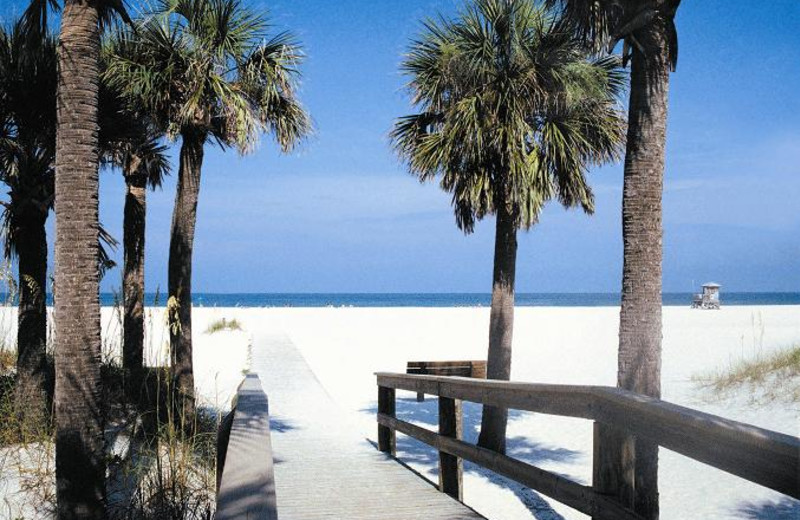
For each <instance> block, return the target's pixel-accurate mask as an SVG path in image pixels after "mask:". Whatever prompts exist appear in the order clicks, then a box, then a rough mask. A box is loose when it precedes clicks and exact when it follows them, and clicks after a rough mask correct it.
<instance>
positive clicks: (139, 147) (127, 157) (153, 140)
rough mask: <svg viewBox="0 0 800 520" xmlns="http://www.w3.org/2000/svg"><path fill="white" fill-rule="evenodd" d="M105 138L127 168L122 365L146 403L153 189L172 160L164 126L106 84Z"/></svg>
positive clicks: (108, 152)
mask: <svg viewBox="0 0 800 520" xmlns="http://www.w3.org/2000/svg"><path fill="white" fill-rule="evenodd" d="M120 34H123V33H122V32H121V31H117V32H116V36H115V37H114V38H112V39H111V40H110V41H109V42H108V44H107V45H106V46H105V48H104V49H103V54H104V58H105V59H104V60H102V62H103V64H104V68H107V66H106V65H105V63H107V61H108V56H109V55H114V53H118V52H124V50H122V48H123V46H124V43H122V42H124V40H122V39H120V38H119V35H120ZM99 117H100V142H101V149H102V151H103V160H104V161H105V162H106V163H107V164H109V165H110V166H113V167H116V168H119V169H121V170H122V175H123V177H124V179H125V187H126V193H125V209H124V216H123V224H122V228H123V241H122V243H123V250H124V253H123V256H124V261H123V272H122V300H123V322H122V326H123V342H122V367H123V369H124V372H125V379H124V384H125V390H126V394H127V395H128V397H129V398H130V399H131V400H132V401H134V402H139V403H140V404H141V403H143V401H142V400H141V399H140V398H141V397H142V391H143V390H144V388H143V383H144V288H145V285H144V252H145V222H146V213H147V211H146V210H147V188H148V187H149V188H151V189H155V188H158V187H160V186H161V182H162V180H163V178H164V176H166V175H168V174H169V171H170V165H169V161H168V159H167V156H166V152H167V147H166V146H165V145H163V144H161V143H160V140H161V138H162V136H163V132H162V131H160V130H159V129H158V128H157V127H156V126H155V125H154V123H153V121H152V120H150V119H149V118H148V117H147V116H146V114H143V113H141V112H140V111H136V110H135V107H133V106H130V105H129V104H128V103H127V102H126V100H125V99H124V98H123V97H122V96H121V94H120V93H119V92H117V91H114V90H112V89H110V88H108V87H107V86H106V85H101V92H100V116H99Z"/></svg>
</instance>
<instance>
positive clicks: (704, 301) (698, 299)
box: [692, 282, 721, 309]
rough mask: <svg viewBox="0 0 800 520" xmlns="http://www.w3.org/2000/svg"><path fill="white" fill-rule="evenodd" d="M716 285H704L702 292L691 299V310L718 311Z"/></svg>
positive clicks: (718, 285)
mask: <svg viewBox="0 0 800 520" xmlns="http://www.w3.org/2000/svg"><path fill="white" fill-rule="evenodd" d="M720 287H721V285H720V284H718V283H713V282H709V283H704V284H703V292H702V293H700V294H695V295H694V297H693V298H692V308H693V309H719V288H720Z"/></svg>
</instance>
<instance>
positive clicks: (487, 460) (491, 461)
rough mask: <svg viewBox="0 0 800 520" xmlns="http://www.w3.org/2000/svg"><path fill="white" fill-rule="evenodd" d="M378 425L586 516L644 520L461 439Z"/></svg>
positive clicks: (387, 419) (383, 420)
mask: <svg viewBox="0 0 800 520" xmlns="http://www.w3.org/2000/svg"><path fill="white" fill-rule="evenodd" d="M378 423H380V424H382V425H384V426H387V427H389V428H391V429H393V430H396V431H399V432H401V433H404V434H406V435H409V436H411V437H414V438H415V439H417V440H419V441H422V442H424V443H425V444H427V445H429V446H431V447H433V448H435V449H437V450H439V451H443V452H446V453H449V454H451V455H454V456H456V457H461V458H463V459H466V460H468V461H470V462H474V463H475V464H478V465H480V466H482V467H484V468H487V469H489V470H492V471H494V472H495V473H497V474H499V475H503V476H504V477H508V478H510V479H512V480H515V481H517V482H519V483H520V484H523V485H525V486H528V487H530V488H532V489H535V490H536V491H538V492H540V493H543V494H545V495H547V496H549V497H551V498H553V499H555V500H558V501H559V502H561V503H563V504H566V505H568V506H570V507H572V508H573V509H576V510H578V511H580V512H582V513H584V514H587V515H592V516H594V517H595V518H599V519H602V520H615V519H621V520H641V518H640V517H639V516H637V515H635V514H634V513H633V512H632V511H630V510H627V509H625V508H623V507H621V506H620V505H618V504H617V503H615V502H613V501H611V500H609V499H608V498H606V497H603V496H602V495H598V494H597V493H595V492H594V490H593V489H592V488H591V487H589V486H583V485H581V484H578V483H577V482H573V481H571V480H569V479H567V478H564V477H562V476H560V475H557V474H555V473H551V472H549V471H545V470H543V469H541V468H537V467H536V466H532V465H530V464H527V463H525V462H522V461H520V460H517V459H513V458H511V457H508V456H506V455H502V454H500V453H497V452H495V451H492V450H487V449H484V448H481V447H479V446H475V445H473V444H469V443H466V442H464V441H461V440H458V439H453V438H450V437H445V436H443V435H437V434H436V433H435V432H432V431H430V430H427V429H425V428H422V427H420V426H416V425H414V424H411V423H408V422H405V421H401V420H399V419H397V418H395V417H391V416H388V415H383V414H378Z"/></svg>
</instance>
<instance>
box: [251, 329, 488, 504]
mask: <svg viewBox="0 0 800 520" xmlns="http://www.w3.org/2000/svg"><path fill="white" fill-rule="evenodd" d="M252 350H253V357H252V362H251V367H252V370H254V371H258V373H259V374H260V376H261V378H262V380H263V382H264V389H265V390H267V393H268V394H269V399H270V419H271V421H272V446H273V453H274V457H275V461H276V464H275V484H276V495H277V498H278V508H279V510H280V518H281V520H323V519H327V520H485V518H484V517H483V516H481V515H480V514H478V513H476V512H475V511H473V510H472V509H470V508H469V507H468V506H466V505H465V504H463V503H460V502H458V501H456V500H453V499H452V498H451V497H450V496H448V495H445V494H444V493H440V492H439V491H438V489H436V486H434V485H431V484H430V483H429V482H428V481H427V480H425V479H423V478H421V477H420V476H419V475H418V474H416V473H414V472H412V471H409V470H408V468H407V467H405V466H404V465H402V464H400V463H399V462H398V461H397V460H396V459H394V458H392V457H390V456H388V455H387V454H385V453H381V452H379V451H378V450H376V449H375V447H374V446H373V445H372V444H371V443H370V442H369V441H368V440H367V439H365V438H364V435H363V434H362V433H361V428H360V427H359V425H360V421H359V417H358V414H357V412H355V411H354V410H348V409H345V408H342V407H341V406H339V405H338V403H336V402H335V401H334V400H333V399H332V398H331V396H330V394H329V393H328V392H327V391H326V390H325V389H324V388H323V386H322V385H321V384H320V382H319V380H318V379H317V377H316V376H315V375H314V372H313V371H312V370H311V367H309V365H308V362H307V361H306V359H305V358H304V357H303V355H302V354H301V353H300V352H299V351H298V349H297V348H296V347H295V346H294V344H292V342H291V340H289V338H287V337H285V336H276V335H267V333H265V332H263V331H262V333H258V332H257V333H256V334H255V336H254V338H253V349H252ZM373 398H374V397H373ZM371 437H374V433H373V435H372V436H371ZM242 520H247V519H246V518H245V517H242Z"/></svg>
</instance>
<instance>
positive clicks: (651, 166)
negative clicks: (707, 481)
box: [617, 19, 669, 519]
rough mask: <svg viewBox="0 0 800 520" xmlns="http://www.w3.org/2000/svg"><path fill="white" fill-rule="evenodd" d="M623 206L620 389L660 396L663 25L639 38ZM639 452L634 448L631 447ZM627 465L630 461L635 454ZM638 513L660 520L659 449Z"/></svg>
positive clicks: (637, 494) (646, 473)
mask: <svg viewBox="0 0 800 520" xmlns="http://www.w3.org/2000/svg"><path fill="white" fill-rule="evenodd" d="M635 36H636V39H637V41H638V42H639V43H640V44H641V45H642V47H643V49H644V50H645V52H644V53H642V52H641V51H640V50H639V49H634V52H633V56H632V61H631V93H630V105H629V111H628V141H627V149H626V153H625V172H624V187H623V199H622V236H623V244H624V266H623V272H622V307H621V311H620V330H619V358H618V365H619V366H618V382H617V383H618V386H619V387H621V388H625V389H627V390H632V391H634V392H637V393H641V394H645V395H649V396H653V397H660V396H661V337H662V332H661V283H662V274H661V273H662V271H661V270H662V256H663V252H662V237H663V230H662V216H661V215H662V210H661V199H662V192H663V184H664V160H665V144H666V127H667V102H668V91H669V63H668V59H667V56H668V45H667V37H666V27H665V24H664V22H663V21H661V20H660V19H656V20H655V21H654V22H652V23H650V24H649V25H647V26H646V27H644V28H643V29H641V30H639V31H637V32H636V34H635ZM626 445H628V446H634V444H633V443H627V444H626ZM626 458H630V454H628V455H627V457H626ZM633 458H634V460H635V482H634V483H633V487H634V504H633V505H634V509H635V511H636V512H638V513H639V514H641V515H642V516H643V517H644V518H648V519H656V518H658V515H659V507H658V446H656V445H653V444H651V443H648V442H645V441H638V440H637V441H636V443H635V455H634V457H633Z"/></svg>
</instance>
